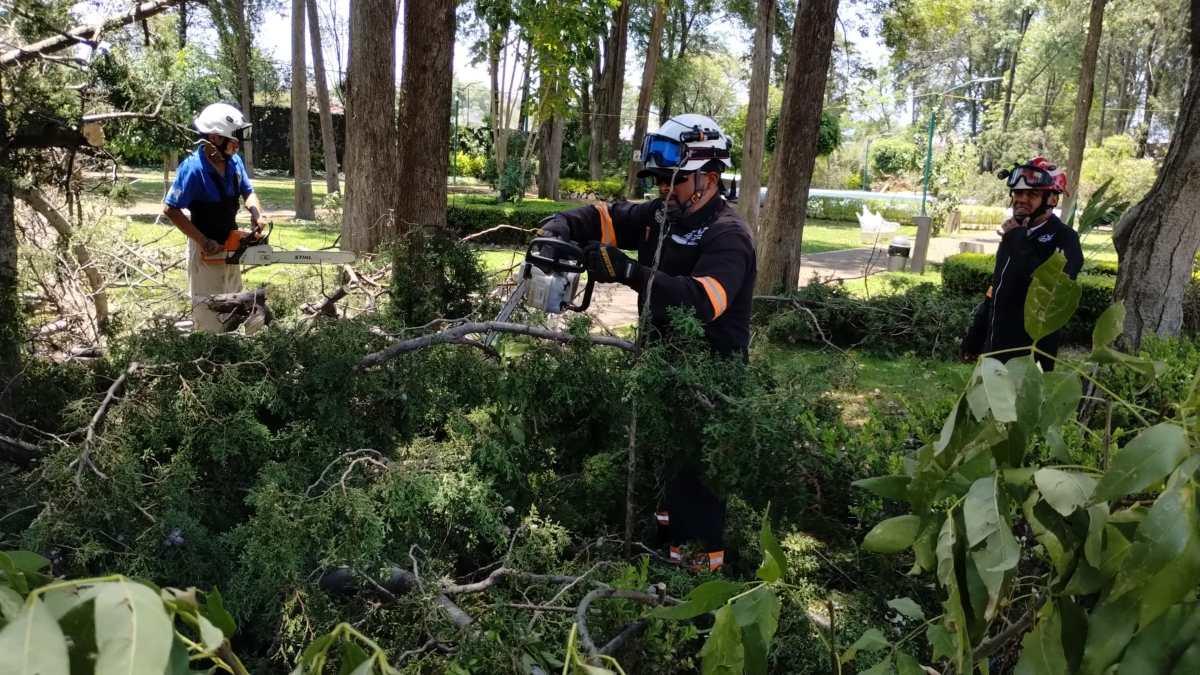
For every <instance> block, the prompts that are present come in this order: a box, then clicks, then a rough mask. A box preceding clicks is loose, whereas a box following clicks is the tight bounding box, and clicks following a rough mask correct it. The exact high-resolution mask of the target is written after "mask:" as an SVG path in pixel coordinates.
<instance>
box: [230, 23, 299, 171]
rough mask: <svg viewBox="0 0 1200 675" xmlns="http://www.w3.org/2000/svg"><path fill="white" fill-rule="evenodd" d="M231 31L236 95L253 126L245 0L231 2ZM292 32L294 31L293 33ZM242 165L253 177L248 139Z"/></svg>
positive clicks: (252, 95) (252, 96) (244, 146)
mask: <svg viewBox="0 0 1200 675" xmlns="http://www.w3.org/2000/svg"><path fill="white" fill-rule="evenodd" d="M230 9H231V14H232V17H231V18H232V19H233V30H234V33H235V34H236V45H237V46H236V48H235V49H234V62H235V65H234V67H235V68H237V79H238V95H239V98H240V99H241V104H242V115H243V116H244V117H245V118H246V121H247V122H249V123H250V124H254V79H253V78H252V77H251V68H250V20H249V18H248V17H247V15H246V0H233V2H232V6H231V7H230ZM293 32H294V31H293ZM242 163H243V164H244V165H245V166H246V174H247V175H249V176H251V177H253V176H254V141H253V140H252V139H250V138H247V139H246V142H245V143H243V144H242Z"/></svg>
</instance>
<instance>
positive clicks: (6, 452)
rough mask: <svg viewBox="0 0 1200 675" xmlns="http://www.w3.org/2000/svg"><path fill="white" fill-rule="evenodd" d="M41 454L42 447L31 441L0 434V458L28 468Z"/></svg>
mask: <svg viewBox="0 0 1200 675" xmlns="http://www.w3.org/2000/svg"><path fill="white" fill-rule="evenodd" d="M42 454H44V453H43V451H42V449H41V448H39V447H38V446H36V445H34V444H33V443H30V442H28V441H23V440H21V439H19V438H12V437H10V436H5V435H3V434H0V459H2V460H4V461H6V462H8V463H9V464H16V465H17V466H19V467H22V468H29V467H31V466H33V464H34V463H35V462H37V460H38V459H39V458H41V456H42Z"/></svg>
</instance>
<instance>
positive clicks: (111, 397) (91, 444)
mask: <svg viewBox="0 0 1200 675" xmlns="http://www.w3.org/2000/svg"><path fill="white" fill-rule="evenodd" d="M140 367H141V364H139V363H138V362H137V361H133V362H131V363H130V364H129V367H128V368H126V369H125V372H124V373H121V376H120V377H118V378H117V379H116V380H113V383H112V385H110V386H109V387H108V391H107V392H105V394H104V400H103V401H101V402H100V407H99V408H97V409H96V413H95V414H94V415H92V421H91V422H90V423H88V426H87V435H86V436H85V437H84V439H83V452H81V453H79V456H78V457H76V458H75V460H74V461H72V462H71V466H76V467H77V468H76V470H75V487H80V486H81V484H82V477H83V470H84V469H85V468H88V469H91V470H92V472H93V473H95V474H96V475H97V476H100V477H101V478H108V476H106V475H105V474H104V472H103V471H101V470H100V469H99V467H97V466H96V465H95V464H94V463H92V450H94V449H95V447H96V441H97V440H98V439H99V437H100V430H101V429H102V428H103V426H104V419H105V418H106V417H108V411H109V410H111V409H112V406H113V403H115V402H116V401H117V398H118V397H119V396H120V395H121V392H122V391H124V389H125V385H126V383H127V382H128V381H129V376H130V375H133V374H134V373H135V372H137V370H138V368H140Z"/></svg>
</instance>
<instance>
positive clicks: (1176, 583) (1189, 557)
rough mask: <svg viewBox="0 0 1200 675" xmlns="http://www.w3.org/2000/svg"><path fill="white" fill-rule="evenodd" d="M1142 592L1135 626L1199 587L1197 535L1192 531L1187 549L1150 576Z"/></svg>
mask: <svg viewBox="0 0 1200 675" xmlns="http://www.w3.org/2000/svg"><path fill="white" fill-rule="evenodd" d="M1147 581H1148V583H1147V584H1146V586H1145V587H1144V589H1143V590H1142V592H1141V597H1140V601H1141V605H1140V607H1139V608H1138V625H1139V626H1146V625H1148V624H1150V623H1151V622H1152V621H1154V620H1155V619H1157V618H1158V617H1159V616H1161V615H1162V614H1163V612H1165V611H1166V610H1167V609H1168V608H1169V607H1171V606H1172V605H1174V604H1176V603H1179V602H1182V601H1183V600H1184V599H1185V598H1187V597H1188V595H1189V594H1190V593H1193V592H1195V590H1196V588H1197V587H1198V586H1200V536H1196V534H1195V532H1194V531H1193V533H1192V537H1191V538H1190V539H1189V540H1188V545H1187V548H1185V549H1184V550H1183V552H1182V553H1181V554H1180V555H1179V557H1178V558H1176V559H1175V560H1172V561H1171V562H1170V563H1168V564H1167V566H1166V567H1163V568H1162V570H1160V571H1159V573H1158V574H1155V575H1153V576H1151V577H1150V578H1149V579H1148V580H1147Z"/></svg>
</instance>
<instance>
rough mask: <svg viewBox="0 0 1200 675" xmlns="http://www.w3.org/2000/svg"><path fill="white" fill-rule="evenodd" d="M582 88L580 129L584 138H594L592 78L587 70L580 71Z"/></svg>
mask: <svg viewBox="0 0 1200 675" xmlns="http://www.w3.org/2000/svg"><path fill="white" fill-rule="evenodd" d="M580 79H581V80H582V83H581V84H582V86H581V87H580V88H579V127H580V130H581V131H582V134H583V137H584V138H587V139H590V138H591V137H592V91H591V90H592V78H591V77H590V72H589V71H587V70H582V69H581V70H580Z"/></svg>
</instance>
